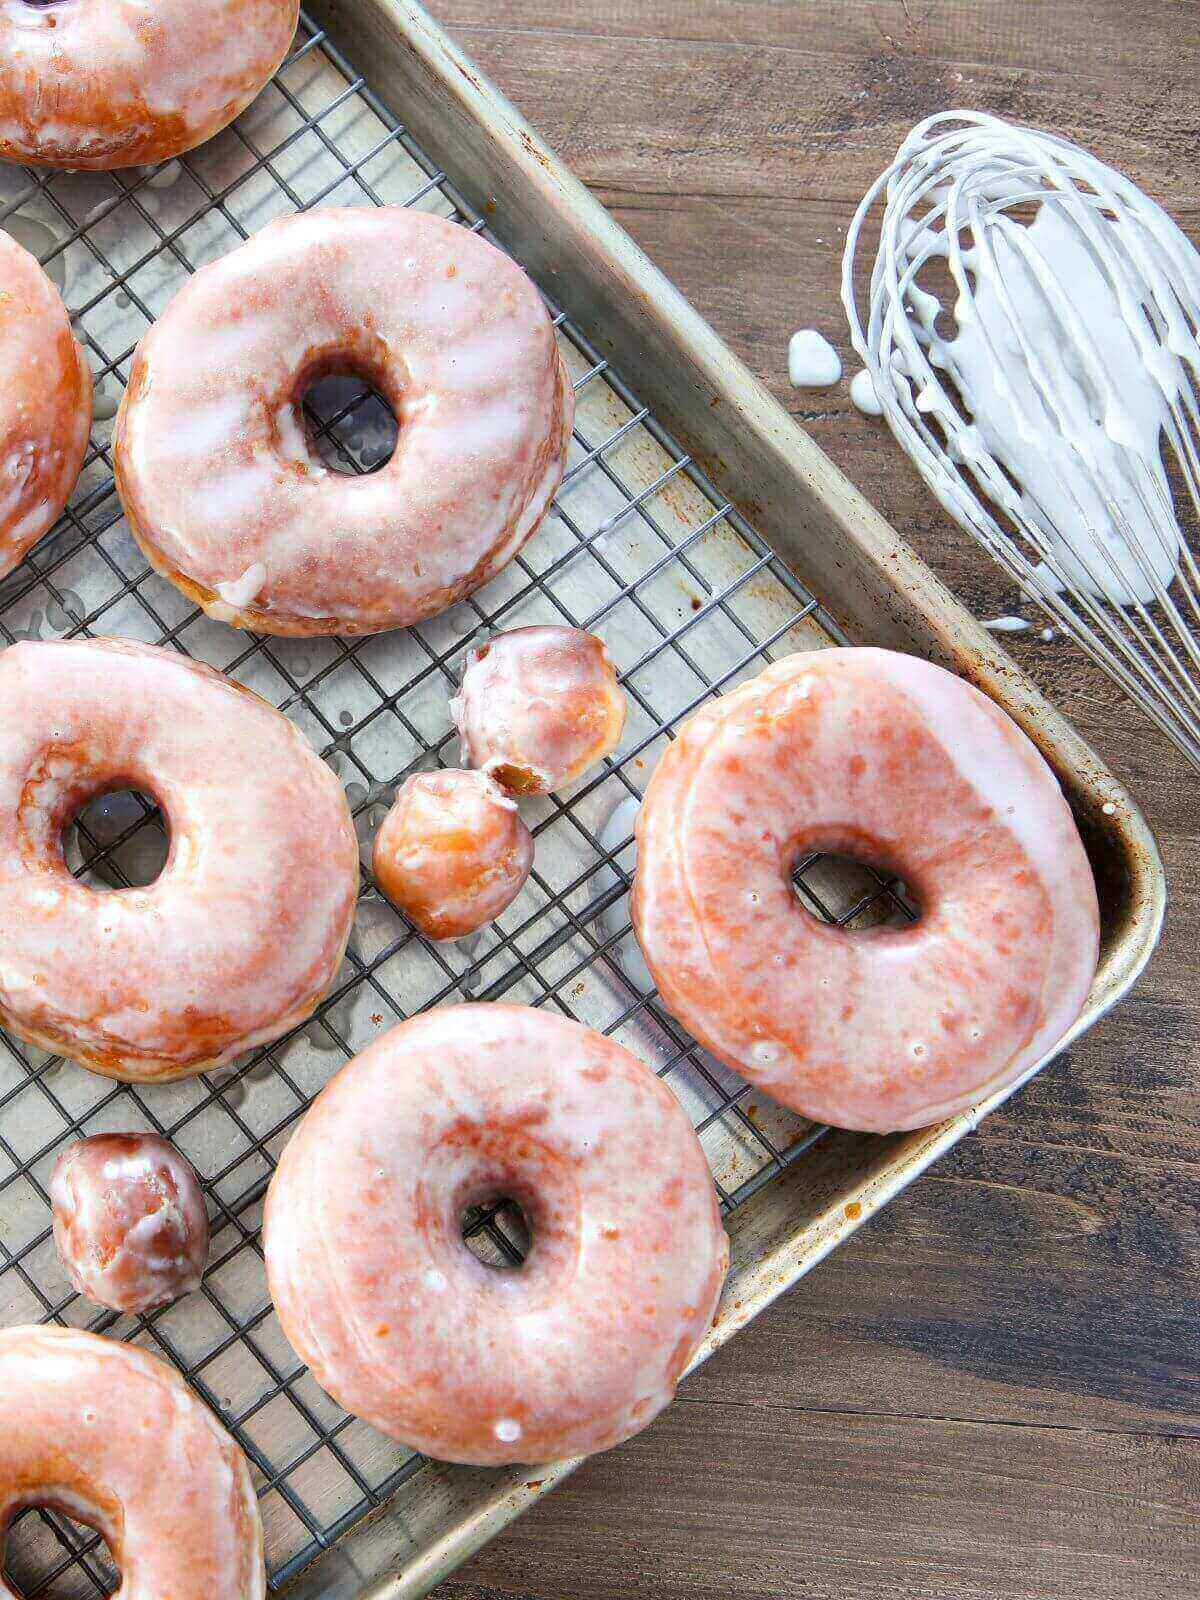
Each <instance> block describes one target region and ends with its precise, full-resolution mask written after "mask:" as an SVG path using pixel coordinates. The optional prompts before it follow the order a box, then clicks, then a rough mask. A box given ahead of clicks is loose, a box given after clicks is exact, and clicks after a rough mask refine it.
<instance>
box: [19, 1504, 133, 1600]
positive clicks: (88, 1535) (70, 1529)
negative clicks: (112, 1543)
mask: <svg viewBox="0 0 1200 1600" xmlns="http://www.w3.org/2000/svg"><path fill="white" fill-rule="evenodd" d="M80 1509H82V1508H80ZM100 1521H101V1519H100V1518H99V1517H97V1518H96V1522H95V1524H93V1523H91V1522H84V1521H82V1520H81V1519H80V1518H79V1517H78V1516H68V1515H67V1514H66V1512H64V1511H63V1510H62V1509H61V1506H60V1504H58V1503H57V1502H56V1497H55V1495H54V1493H53V1491H51V1490H49V1489H47V1490H46V1492H45V1494H44V1496H40V1497H39V1498H38V1499H37V1500H35V1501H34V1502H33V1503H32V1504H31V1505H27V1506H25V1507H24V1508H23V1509H22V1510H21V1511H18V1512H17V1514H16V1516H15V1517H14V1518H13V1520H12V1523H11V1524H10V1526H9V1528H8V1537H7V1539H5V1537H4V1531H3V1529H0V1576H2V1578H3V1581H4V1582H6V1583H7V1584H8V1585H9V1587H10V1588H11V1590H12V1591H13V1593H14V1594H16V1595H17V1596H19V1597H20V1600H24V1597H25V1596H26V1595H28V1596H33V1595H36V1596H37V1600H68V1596H70V1597H75V1596H78V1595H81V1594H112V1593H114V1592H115V1591H116V1589H117V1586H118V1584H119V1583H120V1581H121V1574H120V1571H119V1569H118V1567H117V1564H116V1562H115V1561H114V1559H113V1554H112V1550H111V1548H110V1547H109V1544H108V1542H107V1540H106V1538H105V1536H104V1534H103V1532H102V1531H101V1529H100V1527H99V1523H100Z"/></svg>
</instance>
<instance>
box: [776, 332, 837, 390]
mask: <svg viewBox="0 0 1200 1600" xmlns="http://www.w3.org/2000/svg"><path fill="white" fill-rule="evenodd" d="M841 375H842V358H841V357H840V356H839V355H838V353H837V351H836V350H835V349H834V348H833V346H832V345H831V344H830V342H829V340H828V339H826V338H825V337H824V336H823V335H822V334H819V333H818V332H817V330H816V329H815V328H801V329H800V331H799V332H798V333H794V334H793V335H792V337H791V339H790V341H789V342H788V381H789V382H790V383H791V385H792V387H793V388H794V389H829V388H831V387H832V386H833V385H834V384H835V383H836V382H837V381H838V379H839V378H840V377H841Z"/></svg>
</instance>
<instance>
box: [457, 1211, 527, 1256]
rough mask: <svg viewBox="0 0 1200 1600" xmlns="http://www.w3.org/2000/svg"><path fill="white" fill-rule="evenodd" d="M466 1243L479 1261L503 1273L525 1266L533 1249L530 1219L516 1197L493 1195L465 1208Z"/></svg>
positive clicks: (462, 1224)
mask: <svg viewBox="0 0 1200 1600" xmlns="http://www.w3.org/2000/svg"><path fill="white" fill-rule="evenodd" d="M459 1227H460V1229H461V1232H462V1241H463V1244H464V1245H466V1247H467V1249H468V1250H469V1251H470V1252H471V1254H472V1255H473V1256H474V1257H475V1259H476V1260H477V1261H482V1262H483V1264H484V1266H487V1267H494V1268H496V1270H497V1271H499V1272H514V1271H516V1270H517V1268H519V1267H522V1266H524V1264H525V1260H526V1258H527V1256H528V1255H529V1252H530V1250H531V1249H532V1248H533V1227H532V1225H531V1223H530V1221H529V1215H528V1213H527V1212H526V1210H525V1208H524V1206H522V1205H521V1203H520V1201H519V1200H514V1199H513V1197H512V1195H508V1194H497V1195H491V1196H489V1197H487V1198H486V1199H483V1200H478V1201H476V1202H475V1203H474V1204H473V1205H469V1206H464V1207H463V1208H462V1212H461V1214H460V1216H459Z"/></svg>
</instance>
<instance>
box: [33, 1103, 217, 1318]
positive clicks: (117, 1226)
mask: <svg viewBox="0 0 1200 1600" xmlns="http://www.w3.org/2000/svg"><path fill="white" fill-rule="evenodd" d="M50 1200H51V1204H52V1207H53V1212H54V1243H55V1246H56V1248H57V1250H58V1254H59V1258H60V1259H61V1261H62V1264H63V1266H64V1268H65V1269H66V1273H67V1276H68V1278H69V1279H70V1281H71V1284H72V1287H73V1288H74V1289H75V1290H76V1291H77V1292H78V1293H79V1294H82V1295H85V1296H86V1297H87V1298H88V1299H89V1300H92V1301H94V1302H95V1304H97V1305H101V1306H105V1307H107V1308H108V1309H109V1310H111V1311H139V1312H145V1311H153V1310H154V1309H155V1308H156V1307H158V1306H165V1305H169V1304H170V1302H171V1301H172V1300H177V1299H179V1297H180V1296H181V1295H185V1294H189V1293H190V1292H191V1291H192V1290H193V1289H195V1288H198V1287H199V1284H200V1280H201V1278H202V1276H203V1274H204V1268H205V1266H206V1264H207V1262H208V1243H209V1233H208V1214H207V1212H206V1210H205V1206H204V1195H203V1192H202V1191H201V1188H200V1180H199V1179H198V1178H197V1176H196V1173H195V1169H194V1168H193V1167H192V1165H191V1163H190V1162H189V1161H188V1160H187V1159H186V1157H185V1156H183V1155H182V1154H181V1153H180V1152H179V1151H178V1150H176V1149H175V1148H174V1146H173V1145H170V1144H168V1143H167V1141H166V1140H165V1139H162V1138H159V1136H158V1135H157V1134H153V1133H97V1134H93V1135H92V1136H91V1137H90V1138H87V1139H81V1140H80V1141H79V1142H78V1143H76V1144H72V1145H69V1146H68V1147H67V1149H65V1150H64V1151H63V1152H62V1154H61V1155H60V1156H59V1158H58V1160H57V1162H56V1163H55V1166H54V1171H53V1173H52V1175H51V1178H50Z"/></svg>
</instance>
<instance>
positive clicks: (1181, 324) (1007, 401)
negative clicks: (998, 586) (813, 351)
mask: <svg viewBox="0 0 1200 1600" xmlns="http://www.w3.org/2000/svg"><path fill="white" fill-rule="evenodd" d="M881 201H882V211H881V216H880V236H879V244H878V247H877V250H876V253H875V257H874V261H873V262H872V264H871V271H870V285H869V290H868V291H867V295H868V297H867V302H866V310H865V327H864V323H863V319H862V318H860V315H859V308H858V298H857V296H856V292H855V281H856V268H857V267H858V264H859V256H860V254H865V252H866V250H867V246H866V242H865V239H866V231H867V228H868V226H869V219H870V218H871V217H872V215H873V213H874V212H875V211H876V208H877V206H878V205H879V203H880V202H881ZM860 281H861V280H860ZM842 301H843V304H844V306H845V309H846V314H847V316H848V318H849V322H850V333H851V339H852V341H853V343H854V347H855V349H856V350H857V351H858V353H859V355H860V357H861V358H862V360H863V362H864V364H865V365H866V367H867V369H868V371H869V372H870V374H871V378H872V381H873V383H874V385H875V389H876V392H877V394H878V396H879V400H880V403H881V404H882V406H883V411H884V415H885V416H886V418H887V420H888V423H889V425H890V427H891V429H892V432H893V433H894V434H895V436H896V438H897V439H898V440H899V442H900V444H901V445H902V446H903V448H904V450H905V451H906V453H907V454H908V455H909V457H910V458H911V459H912V461H913V463H914V464H915V466H916V467H917V470H918V471H919V472H920V474H921V476H922V477H923V478H924V480H925V482H926V483H927V484H928V486H929V487H930V489H931V490H932V491H933V493H934V495H935V496H936V497H937V499H938V500H939V502H940V503H941V505H942V506H943V507H944V508H945V510H946V511H948V512H949V514H950V515H951V516H952V517H953V518H954V519H955V521H956V522H958V523H959V524H960V525H961V526H962V527H963V528H964V529H965V530H966V531H967V532H968V533H970V534H971V535H972V536H973V537H974V538H975V539H976V540H977V541H978V542H979V543H980V544H982V545H983V546H984V548H985V549H986V550H987V551H988V552H989V553H990V554H991V555H992V556H993V557H994V558H995V560H996V561H997V562H999V564H1000V565H1001V566H1002V567H1003V568H1004V569H1005V571H1006V572H1008V573H1009V574H1010V576H1011V577H1013V578H1014V579H1015V580H1016V582H1017V583H1018V584H1019V585H1020V587H1021V589H1022V590H1023V591H1024V592H1025V593H1026V594H1027V595H1028V596H1029V597H1030V598H1031V599H1032V600H1033V601H1035V602H1036V603H1037V604H1038V605H1040V606H1041V607H1042V609H1043V610H1044V611H1045V612H1046V613H1047V614H1048V615H1049V616H1050V617H1051V618H1052V619H1053V620H1054V621H1055V622H1056V623H1057V625H1058V626H1059V627H1061V628H1062V629H1063V630H1064V631H1065V632H1066V633H1068V634H1070V635H1071V636H1072V637H1073V638H1074V639H1075V640H1077V642H1078V643H1079V644H1080V645H1081V646H1082V647H1083V649H1084V650H1085V651H1086V652H1087V653H1088V655H1089V656H1091V657H1092V659H1093V660H1094V661H1096V662H1097V663H1098V664H1099V665H1100V666H1101V667H1103V668H1104V669H1105V670H1106V671H1107V672H1108V673H1109V674H1110V675H1111V676H1112V677H1113V678H1114V679H1115V680H1116V681H1117V682H1118V683H1119V684H1120V685H1121V687H1122V688H1123V689H1124V690H1125V691H1126V692H1127V693H1128V694H1129V695H1130V696H1131V697H1132V698H1133V699H1134V700H1135V701H1136V702H1137V703H1138V704H1139V705H1140V706H1141V707H1142V708H1143V709H1144V710H1145V711H1146V712H1147V714H1148V715H1149V716H1150V717H1151V718H1152V719H1153V721H1154V722H1155V723H1156V724H1157V725H1158V726H1159V727H1160V728H1161V729H1162V730H1163V731H1164V732H1165V733H1166V734H1167V735H1168V736H1169V737H1170V738H1171V739H1172V740H1173V741H1174V742H1175V743H1176V744H1177V745H1178V746H1179V748H1180V749H1181V750H1182V751H1183V752H1184V754H1185V755H1186V756H1187V757H1188V758H1189V759H1190V760H1191V761H1192V762H1193V764H1195V765H1196V766H1197V767H1200V571H1198V570H1197V565H1196V561H1195V558H1194V556H1193V553H1192V550H1191V548H1190V547H1189V543H1188V539H1187V538H1186V537H1185V532H1184V526H1183V524H1181V519H1180V511H1181V510H1182V511H1183V513H1184V522H1185V523H1186V526H1187V528H1188V530H1193V529H1194V528H1195V526H1196V525H1197V523H1198V522H1200V409H1198V402H1197V392H1196V379H1197V373H1198V372H1200V345H1198V343H1197V333H1198V330H1200V254H1197V251H1196V250H1195V248H1194V247H1193V246H1192V244H1191V243H1190V242H1189V240H1188V239H1187V238H1186V236H1185V235H1184V234H1183V233H1182V232H1181V230H1180V229H1179V228H1178V227H1177V226H1176V224H1175V223H1174V222H1173V221H1172V220H1171V218H1170V217H1169V216H1168V215H1167V214H1166V212H1165V211H1163V209H1162V208H1161V207H1160V206H1159V205H1157V204H1156V203H1155V202H1154V201H1153V200H1151V199H1150V198H1149V197H1148V196H1147V195H1145V194H1144V193H1143V192H1142V191H1141V190H1140V189H1139V188H1137V186H1136V185H1135V184H1133V183H1132V182H1130V180H1129V179H1128V178H1126V177H1124V176H1122V174H1120V173H1119V172H1115V171H1114V170H1113V169H1112V168H1110V167H1107V166H1105V165H1104V164H1103V163H1102V162H1100V161H1098V160H1097V159H1096V158H1095V157H1094V156H1092V155H1090V154H1089V153H1088V152H1087V151H1085V150H1082V149H1080V148H1079V147H1078V146H1077V145H1074V144H1071V143H1070V142H1069V141H1067V140H1065V139H1062V138H1059V137H1057V136H1055V135H1053V134H1049V133H1044V132H1041V131H1039V130H1036V129H1032V128H1026V127H1020V126H1017V125H1014V124H1012V123H1007V122H1004V121H1002V120H1001V119H999V118H997V117H992V116H988V115H986V114H983V113H979V112H972V111H950V112H944V113H939V114H937V115H935V116H932V117H929V118H927V119H926V120H925V121H924V122H922V123H920V124H919V125H918V126H917V127H916V128H914V129H913V131H912V133H911V134H909V136H908V138H907V139H905V141H904V143H903V144H902V145H901V147H900V149H899V151H898V152H897V155H896V159H895V161H894V162H893V163H892V165H891V166H890V167H889V168H888V170H887V171H886V172H884V173H883V174H882V175H881V176H880V178H879V179H878V180H877V181H876V182H875V183H874V184H873V185H872V187H871V189H870V190H869V191H868V193H867V194H866V196H865V197H864V199H863V201H862V203H861V205H860V206H859V208H858V210H857V212H856V214H855V217H854V220H853V222H852V224H851V226H850V229H849V231H848V234H847V238H846V248H845V255H844V258H843V262H842Z"/></svg>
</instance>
